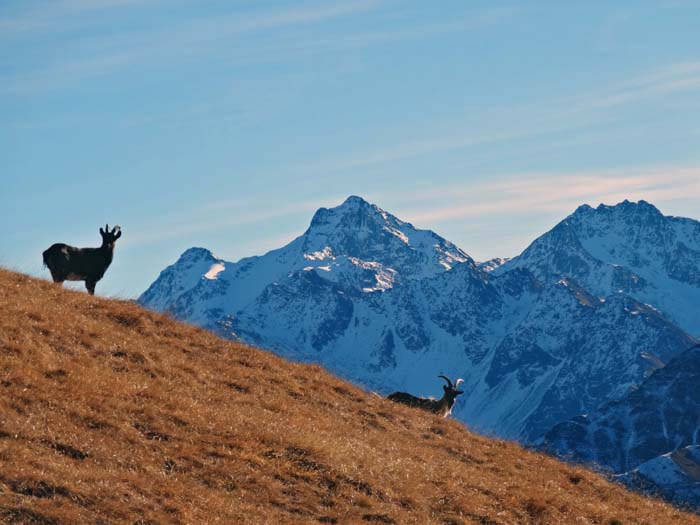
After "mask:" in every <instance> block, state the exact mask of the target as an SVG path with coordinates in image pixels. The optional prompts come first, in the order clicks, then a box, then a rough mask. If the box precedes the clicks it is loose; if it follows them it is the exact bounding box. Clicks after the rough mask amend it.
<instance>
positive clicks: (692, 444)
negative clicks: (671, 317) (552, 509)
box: [544, 345, 700, 505]
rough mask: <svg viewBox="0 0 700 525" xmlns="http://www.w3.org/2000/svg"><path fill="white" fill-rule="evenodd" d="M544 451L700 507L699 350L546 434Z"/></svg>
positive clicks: (683, 354)
mask: <svg viewBox="0 0 700 525" xmlns="http://www.w3.org/2000/svg"><path fill="white" fill-rule="evenodd" d="M544 448H545V450H548V451H549V452H552V453H554V454H557V455H560V456H562V457H566V458H569V459H571V460H573V461H576V462H582V463H594V464H597V465H600V466H603V467H606V468H609V469H611V470H612V471H613V472H617V473H624V474H623V475H622V476H621V477H620V478H621V479H622V480H623V481H625V482H627V483H630V484H632V485H634V486H636V487H643V488H647V489H649V488H651V489H652V490H659V491H660V492H662V493H664V494H666V495H667V497H669V498H671V499H674V500H677V501H686V502H689V503H694V504H698V505H700V453H698V450H700V345H697V346H694V347H692V348H690V349H688V350H686V351H685V352H683V353H681V354H680V355H678V356H676V357H675V358H674V359H672V360H671V361H670V362H669V363H668V364H667V365H666V366H663V367H661V368H659V369H658V370H656V371H655V372H654V373H653V374H651V376H650V377H648V378H647V379H646V380H645V381H644V382H643V383H642V384H641V385H640V386H639V387H638V388H636V389H634V390H632V391H631V392H629V393H628V394H627V395H625V396H623V397H621V398H620V399H616V400H614V401H611V402H608V403H606V404H604V405H603V406H602V407H600V408H599V409H598V410H596V411H595V412H593V413H591V414H589V415H586V416H577V417H575V418H573V419H571V420H569V421H566V422H562V423H559V424H557V425H556V426H554V428H552V429H551V430H550V431H549V432H547V434H546V435H545V438H544Z"/></svg>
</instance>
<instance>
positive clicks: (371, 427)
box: [0, 270, 700, 525]
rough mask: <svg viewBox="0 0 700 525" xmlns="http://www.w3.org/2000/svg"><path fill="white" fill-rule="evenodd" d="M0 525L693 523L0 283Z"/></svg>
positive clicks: (36, 290) (305, 384)
mask: <svg viewBox="0 0 700 525" xmlns="http://www.w3.org/2000/svg"><path fill="white" fill-rule="evenodd" d="M436 385H437V383H436ZM0 522H2V523H12V524H25V523H33V524H47V525H48V524H75V523H90V524H99V523H103V524H108V523H109V524H111V523H128V524H151V523H153V524H154V523H161V524H177V523H196V524H200V523H201V524H204V523H255V524H262V523H295V524H296V523H352V524H362V523H367V524H386V523H397V524H407V523H417V524H428V523H435V524H438V523H439V524H460V523H470V524H471V523H473V524H481V525H495V524H537V523H541V524H545V523H546V524H556V523H562V524H577V523H581V524H583V523H596V524H604V525H613V524H641V523H646V524H664V525H666V524H673V523H678V524H684V525H688V524H700V518H698V517H697V516H693V515H690V514H685V513H683V512H681V511H679V510H677V509H674V508H672V507H670V506H668V505H666V504H664V503H661V502H659V501H655V500H651V499H645V498H643V497H640V496H638V495H635V494H632V493H630V492H627V491H626V490H624V489H622V488H621V487H618V486H616V485H614V484H611V483H608V482H607V481H605V480H603V479H602V478H601V477H600V476H598V475H596V474H594V473H592V472H590V471H587V470H584V469H581V468H574V467H570V466H566V465H564V464H562V463H559V462H557V461H555V460H553V459H550V458H548V457H546V456H543V455H539V454H534V453H531V452H528V451H525V450H523V449H522V448H520V447H518V446H517V445H514V444H512V443H506V442H503V441H495V440H491V439H486V438H483V437H479V436H477V435H474V434H471V433H469V432H468V431H467V430H465V428H464V426H462V425H461V424H459V423H457V422H455V421H444V420H441V419H438V418H437V417H434V416H432V415H429V414H425V413H422V412H419V411H416V410H413V409H410V408H406V407H402V406H398V405H394V404H392V403H390V402H388V401H385V400H383V399H381V398H379V397H377V396H374V395H371V394H367V393H365V392H363V391H362V390H360V389H358V388H356V387H353V386H351V385H350V384H348V383H345V382H343V381H340V380H339V379H337V378H335V377H333V376H331V375H330V374H328V373H326V372H325V371H324V370H322V369H321V368H319V367H316V366H307V365H298V364H292V363H288V362H286V361H284V360H282V359H279V358H277V357H275V356H273V355H271V354H269V353H266V352H263V351H260V350H257V349H254V348H250V347H246V346H242V345H238V344H234V343H231V342H227V341H223V340H220V339H218V338H216V337H215V336H213V335H211V334H209V333H207V332H205V331H203V330H199V329H196V328H193V327H190V326H187V325H183V324H180V323H177V322H175V321H172V320H170V319H168V318H167V317H164V316H161V315H157V314H154V313H151V312H147V311H144V310H142V309H141V308H139V307H138V306H136V305H134V304H131V303H129V302H121V301H112V300H106V299H100V298H95V297H89V296H87V295H86V294H84V293H78V292H70V291H65V290H61V289H59V288H57V287H55V286H54V285H52V284H50V283H48V282H44V281H39V280H36V279H31V278H29V277H27V276H24V275H21V274H17V273H11V272H7V271H4V270H0Z"/></svg>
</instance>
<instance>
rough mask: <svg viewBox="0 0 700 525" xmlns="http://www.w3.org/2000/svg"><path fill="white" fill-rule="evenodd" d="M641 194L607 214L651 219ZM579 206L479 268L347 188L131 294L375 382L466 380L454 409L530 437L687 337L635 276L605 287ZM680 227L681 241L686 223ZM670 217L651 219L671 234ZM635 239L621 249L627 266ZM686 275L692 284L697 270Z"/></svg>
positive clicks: (417, 388)
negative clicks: (276, 229)
mask: <svg viewBox="0 0 700 525" xmlns="http://www.w3.org/2000/svg"><path fill="white" fill-rule="evenodd" d="M637 206H645V204H642V203H640V204H638V205H632V206H631V207H630V206H629V205H628V204H625V203H623V204H621V205H619V207H620V210H617V211H615V212H614V213H613V215H615V216H616V217H618V215H619V216H620V217H622V215H625V217H626V218H625V219H621V218H620V219H619V221H618V222H620V221H621V224H624V225H626V227H628V228H632V229H634V228H637V230H639V231H646V230H645V228H646V229H647V230H648V229H649V228H651V226H649V224H647V222H645V221H646V219H645V220H642V219H643V218H644V217H645V215H644V214H641V213H637V212H636V211H635V210H636V209H637V208H636V207H637ZM615 208H617V207H615ZM623 208H624V209H627V208H629V210H628V211H627V212H625V211H624V209H623ZM599 209H602V208H599ZM582 210H583V209H582V208H579V210H577V212H576V213H575V214H574V216H577V215H582V214H583V215H586V214H585V213H583V211H582ZM630 210H631V211H630ZM618 212H619V213H618ZM586 213H587V212H586ZM574 216H571V217H570V218H569V219H567V220H566V221H564V223H562V224H560V225H558V226H557V227H556V228H555V229H554V230H552V231H551V232H549V233H548V234H545V235H544V236H542V237H541V238H540V239H538V241H535V243H533V245H532V246H531V247H530V248H528V250H526V252H525V253H523V254H522V255H521V256H520V257H518V258H515V259H513V260H511V261H504V260H496V261H491V262H489V263H486V264H482V265H479V264H477V263H475V262H474V260H473V259H472V258H471V257H469V255H467V254H466V253H465V252H464V251H462V250H461V249H459V248H458V247H456V246H455V245H454V244H452V243H450V242H449V241H447V240H445V239H443V238H442V237H440V236H438V235H437V234H435V233H433V232H431V231H425V230H419V229H416V228H414V227H413V226H412V225H411V224H409V223H406V222H404V221H401V220H400V219H398V218H396V217H394V216H393V215H391V214H389V213H387V212H385V211H384V210H382V209H381V208H379V207H377V206H376V205H373V204H370V203H367V202H366V201H364V200H362V199H361V198H359V197H350V198H348V199H347V200H346V201H345V202H344V203H342V204H341V205H339V206H337V207H335V208H331V209H325V208H322V209H320V210H319V211H318V212H316V214H315V215H314V217H313V219H312V221H311V224H310V226H309V228H308V229H307V231H306V232H304V234H302V235H301V236H300V237H298V238H297V239H295V240H294V241H292V242H291V243H289V244H288V245H287V246H284V247H282V248H280V249H277V250H273V251H271V252H269V253H267V254H266V255H264V256H260V257H250V258H246V259H242V260H241V261H239V262H236V263H231V262H227V261H223V260H221V259H218V258H216V257H215V256H213V255H212V254H211V253H210V252H208V251H206V250H202V249H199V248H197V249H191V250H188V251H186V252H185V253H184V254H183V255H182V256H181V257H180V259H179V260H178V261H177V262H176V263H175V264H174V265H172V266H170V267H168V268H167V269H165V270H164V271H163V272H162V274H161V276H160V277H159V278H158V279H157V280H156V281H155V282H154V283H153V284H152V285H151V287H150V288H149V289H148V290H147V291H146V292H145V293H144V294H143V295H142V296H141V298H140V299H139V301H140V302H141V304H143V305H145V306H147V307H149V308H153V309H156V310H161V311H168V312H170V313H172V314H173V315H175V316H176V317H178V318H180V319H183V320H187V321H189V322H192V323H195V324H198V325H201V326H205V327H207V328H209V329H211V330H214V331H215V332H217V333H219V334H221V335H223V336H225V337H228V338H232V339H239V340H243V341H246V342H250V343H254V344H256V345H260V346H263V347H266V348H270V349H272V350H274V351H275V352H277V353H279V354H281V355H284V356H287V357H291V358H294V359H297V360H301V361H314V362H320V363H322V364H323V365H324V366H326V367H328V368H329V369H331V370H333V371H335V372H337V373H339V374H341V375H342V376H343V377H346V378H349V379H352V380H354V381H356V382H358V383H360V384H363V385H365V386H366V387H368V388H372V389H374V390H377V391H379V392H382V393H388V392H389V391H391V390H396V389H401V390H408V391H411V392H414V393H416V394H419V395H434V394H435V393H436V389H437V388H438V387H437V385H436V383H437V380H436V377H435V376H436V375H438V374H448V375H451V376H461V377H464V378H465V380H466V381H465V385H464V390H465V392H466V393H467V395H465V396H462V398H460V400H459V402H458V404H457V405H456V407H455V410H454V414H455V415H456V416H457V417H459V418H460V419H462V420H464V421H466V422H467V423H469V424H470V425H472V426H473V427H474V428H477V429H479V430H481V431H485V432H490V433H496V434H498V435H501V436H506V437H512V438H518V439H521V440H523V441H527V442H532V441H536V440H538V439H539V438H540V437H541V436H542V435H543V434H544V433H545V432H546V431H547V430H548V429H549V428H551V427H552V426H553V425H555V424H556V423H558V422H560V421H562V420H566V419H568V418H571V417H573V416H575V415H576V414H579V413H583V412H589V411H591V410H594V409H595V408H596V407H597V406H598V405H600V404H601V403H604V402H606V401H609V400H610V399H613V398H615V397H619V396H622V395H624V394H625V393H626V392H627V391H628V390H629V389H630V388H634V387H635V386H636V385H638V384H640V383H641V382H642V381H643V380H644V378H645V376H646V375H648V374H649V373H650V372H651V371H653V370H654V369H655V368H656V367H658V366H659V363H662V364H663V363H666V362H668V361H669V360H670V359H671V358H673V357H674V356H675V355H677V354H678V353H679V352H681V351H683V350H684V349H686V348H687V347H688V346H690V345H691V344H693V342H694V339H693V338H692V337H690V336H689V335H688V334H687V333H686V332H685V331H684V330H682V329H681V328H679V326H678V325H677V324H675V323H673V322H671V321H670V320H669V319H668V318H667V316H666V315H664V312H662V311H659V309H658V308H657V307H656V306H655V305H654V304H653V303H652V306H649V305H647V304H645V301H644V300H640V299H639V298H638V297H637V296H635V295H633V292H635V290H636V288H634V286H631V285H630V286H627V287H626V288H623V289H622V291H620V289H616V288H614V287H613V288H611V287H610V286H609V284H610V282H612V277H613V276H615V275H617V274H620V275H621V276H623V277H624V275H628V273H629V272H628V273H625V272H627V270H626V269H624V268H623V267H621V266H614V265H613V263H609V262H603V261H601V260H599V259H597V258H596V257H594V256H593V255H592V254H591V252H590V251H589V250H588V249H586V247H585V246H588V247H589V248H590V246H591V245H592V244H591V242H592V241H590V239H593V238H595V235H594V233H590V232H598V234H599V235H602V233H601V232H602V231H603V230H602V228H603V226H602V225H601V224H602V223H601V222H600V221H601V220H602V219H600V220H598V219H596V220H594V221H593V226H595V228H594V227H593V226H591V228H589V229H587V228H586V227H584V223H585V220H584V219H585V217H581V218H576V219H575V220H574V219H572V217H574ZM586 216H587V215H586ZM567 221H568V222H571V223H572V224H576V225H577V226H576V228H574V227H573V226H571V224H569V223H568V222H567ZM635 221H638V222H639V224H638V225H637V226H634V224H636V222H635ZM674 221H676V220H675V219H674ZM613 222H614V221H613ZM661 222H662V223H663V221H661ZM676 222H677V221H676ZM676 222H673V224H676ZM692 222H693V221H690V223H692ZM681 223H682V224H683V226H682V228H680V230H682V231H683V232H684V233H683V235H684V237H683V239H685V241H684V242H686V243H691V241H693V239H694V238H695V237H694V235H695V234H694V230H693V227H692V224H691V225H690V226H688V225H687V224H686V223H685V222H683V221H681V222H680V223H679V224H681ZM690 223H688V224H690ZM611 224H612V223H611ZM615 224H617V223H616V222H615ZM671 229H672V230H673V231H672V233H673V235H672V233H668V232H667V231H666V229H663V228H662V231H663V232H666V233H665V234H664V235H666V237H668V238H669V239H680V238H681V237H680V235H681V234H680V233H678V232H676V230H674V229H673V228H671ZM589 230H590V232H589ZM680 230H679V231H680ZM686 230H687V231H686ZM580 232H589V233H587V234H586V235H584V234H583V233H580ZM674 232H675V233H674ZM645 235H646V236H647V237H649V236H651V234H650V233H649V232H648V231H647V232H646V234H645ZM674 235H675V237H674ZM652 237H653V236H652ZM666 237H664V236H663V235H661V234H659V238H664V239H666ZM645 238H646V237H645ZM668 242H671V241H668ZM693 242H694V241H693ZM606 246H607V245H606ZM634 246H635V245H634V243H632V244H630V245H629V246H626V248H625V258H624V260H623V259H619V261H622V262H625V261H628V260H629V261H632V262H635V261H636V259H634V255H633V253H632V251H633V249H634ZM686 246H688V244H686ZM644 248H645V249H646V247H644ZM591 249H592V248H591ZM606 249H607V248H606ZM610 249H612V248H610ZM688 249H689V250H691V252H692V250H694V249H695V245H694V244H693V245H692V246H691V247H690V248H688ZM600 252H601V250H598V251H596V255H598V256H600ZM645 253H646V252H645ZM647 256H648V254H647ZM638 259H639V260H640V261H641V260H644V261H647V259H648V257H647V259H644V258H642V257H641V256H640V257H638ZM630 264H632V263H630ZM635 264H636V263H635ZM668 264H669V265H671V262H669V263H668ZM684 264H685V263H684ZM643 266H644V265H642V263H641V262H640V263H639V264H637V266H634V268H635V269H637V267H639V268H641V267H643ZM667 266H668V265H667ZM686 266H687V265H686ZM691 266H692V265H691ZM618 267H619V268H623V270H616V269H615V268H618ZM668 267H670V266H668ZM630 272H631V270H630ZM197 274H199V277H197ZM674 275H676V274H674ZM687 275H688V276H689V282H691V281H692V275H693V273H692V267H691V268H690V270H688V272H687ZM596 278H598V280H600V281H601V282H602V283H603V284H601V282H596ZM617 278H618V279H622V277H620V276H618V277H617ZM606 279H607V281H606ZM633 280H634V279H633V277H629V279H628V281H629V282H633ZM650 282H651V281H650ZM606 283H607V284H606ZM594 285H595V286H594ZM691 285H692V283H691V284H689V285H688V286H691ZM655 286H657V287H658V286H660V285H659V283H658V282H657V283H656V284H655ZM689 289H691V288H689ZM655 290H656V288H655ZM688 297H690V298H691V299H692V298H693V297H694V296H693V295H692V294H690V295H689V296H688ZM697 304H698V305H700V300H699V301H698V303H697ZM689 324H691V325H692V322H691V323H689Z"/></svg>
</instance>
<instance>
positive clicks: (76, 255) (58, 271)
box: [43, 224, 122, 295]
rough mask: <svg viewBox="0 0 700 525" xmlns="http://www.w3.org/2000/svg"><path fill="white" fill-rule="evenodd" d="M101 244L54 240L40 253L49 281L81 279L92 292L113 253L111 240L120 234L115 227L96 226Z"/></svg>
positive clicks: (89, 291) (118, 229) (60, 281)
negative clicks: (91, 245)
mask: <svg viewBox="0 0 700 525" xmlns="http://www.w3.org/2000/svg"><path fill="white" fill-rule="evenodd" d="M100 235H101V236H102V246H100V247H99V248H76V247H75V246H68V245H67V244H63V243H56V244H54V245H52V246H51V247H50V248H49V249H48V250H46V251H45V252H44V253H43V256H44V266H46V267H47V268H48V269H49V271H50V272H51V277H52V278H53V282H55V283H59V284H63V281H85V288H87V291H88V293H89V294H90V295H95V285H96V284H97V281H99V280H100V279H102V276H103V275H104V274H105V272H106V271H107V268H108V267H109V265H110V264H111V263H112V257H113V256H114V243H115V242H116V241H117V239H118V238H119V237H121V236H122V231H121V228H120V227H119V226H115V227H114V228H113V229H112V231H109V225H107V224H105V229H104V230H103V229H102V228H100Z"/></svg>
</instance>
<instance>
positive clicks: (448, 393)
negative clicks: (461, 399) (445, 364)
mask: <svg viewBox="0 0 700 525" xmlns="http://www.w3.org/2000/svg"><path fill="white" fill-rule="evenodd" d="M438 377H441V378H442V379H444V380H445V381H447V384H446V385H443V386H442V389H443V390H444V391H445V396H444V398H445V400H446V401H447V403H448V405H449V406H450V407H452V404H453V403H454V402H455V399H456V398H457V396H458V395H460V394H464V392H463V391H462V390H459V389H458V388H457V387H458V386H459V384H460V383H463V382H464V379H458V380H457V381H456V382H455V384H454V385H453V384H452V381H450V378H449V377H447V376H438Z"/></svg>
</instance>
